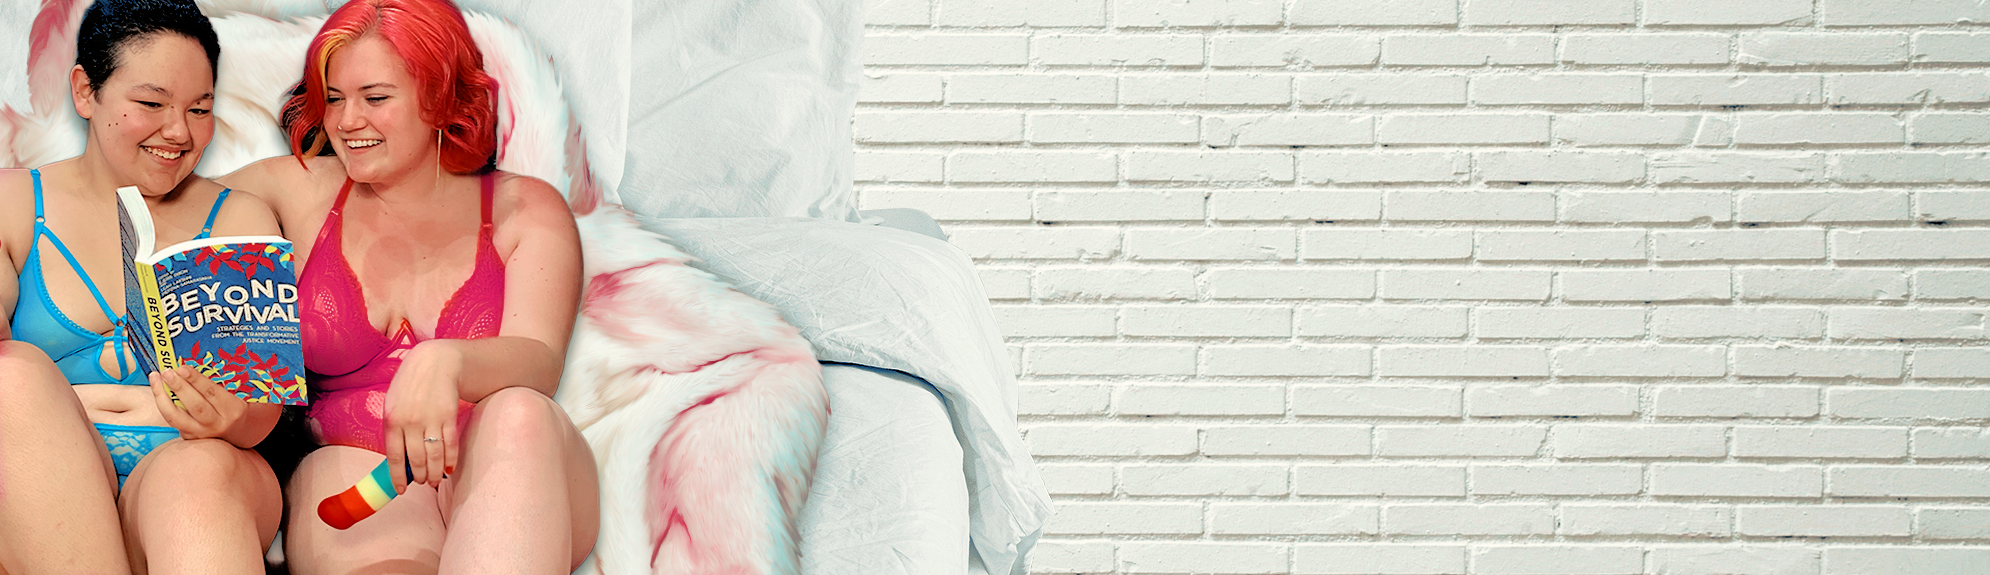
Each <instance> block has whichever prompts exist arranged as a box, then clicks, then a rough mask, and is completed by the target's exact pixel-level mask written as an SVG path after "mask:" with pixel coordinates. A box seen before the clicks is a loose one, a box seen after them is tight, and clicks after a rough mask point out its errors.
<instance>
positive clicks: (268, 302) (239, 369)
mask: <svg viewBox="0 0 1990 575" xmlns="http://www.w3.org/2000/svg"><path fill="white" fill-rule="evenodd" d="M127 190H128V191H127ZM118 199H119V204H120V205H119V214H118V223H119V233H120V235H121V239H122V240H123V243H124V249H125V250H126V253H127V254H129V255H131V256H133V257H132V258H131V260H132V265H130V266H128V267H127V273H126V276H125V281H126V284H125V294H126V297H125V303H126V306H127V308H126V312H127V313H128V314H129V315H128V316H127V318H128V321H129V322H130V325H129V326H127V337H128V338H129V339H130V340H131V342H132V352H133V354H134V355H136V356H138V358H139V365H140V366H141V367H142V368H144V369H146V370H147V371H148V372H157V371H159V370H160V369H161V366H168V367H171V366H179V365H189V364H191V365H194V366H196V368H197V369H199V370H201V372H202V373H205V374H207V376H208V377H209V378H212V379H213V380H214V381H215V382H216V383H219V384H221V385H222V386H223V387H224V388H226V389H227V390H228V391H229V392H232V393H234V394H235V395H236V396H237V397H241V398H243V399H244V400H247V401H248V402H250V403H275V404H279V405H303V404H305V402H306V399H305V395H306V394H305V387H304V347H303V344H302V343H301V342H300V340H299V339H298V338H299V333H300V332H299V327H298V321H297V307H298V297H297V272H296V270H295V266H294V264H293V258H292V257H291V251H290V242H289V241H288V240H285V239H283V238H280V237H276V236H236V237H217V238H207V239H198V240H190V241H186V242H181V243H178V244H173V245H171V246H167V247H166V248H164V249H160V250H157V251H153V250H152V249H151V244H152V237H153V227H152V222H151V212H150V211H148V210H147V209H146V208H145V203H144V202H145V200H144V198H143V197H141V196H139V194H138V189H137V188H120V189H118Z"/></svg>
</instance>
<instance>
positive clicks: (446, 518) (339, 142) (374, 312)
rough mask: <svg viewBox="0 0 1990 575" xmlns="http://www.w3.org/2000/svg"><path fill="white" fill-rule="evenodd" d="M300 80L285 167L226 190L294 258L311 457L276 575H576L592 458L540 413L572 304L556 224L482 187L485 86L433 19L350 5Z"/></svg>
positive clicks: (448, 10) (448, 21)
mask: <svg viewBox="0 0 1990 575" xmlns="http://www.w3.org/2000/svg"><path fill="white" fill-rule="evenodd" d="M304 66H305V68H304V77H303V80H302V82H301V83H300V84H299V86H298V89H297V90H296V92H295V95H294V96H293V97H292V98H291V99H290V101H289V102H288V103H287V104H286V106H285V107H284V116H285V118H284V119H285V121H286V124H287V129H288V130H289V135H290V142H291V148H292V149H293V150H294V151H295V156H293V157H284V158H272V159H269V160H264V161H261V162H258V163H256V164H252V165H250V166H249V167H246V168H243V169H242V171H240V172H237V173H235V174H233V175H230V176H228V177H226V178H224V179H223V180H224V181H226V182H227V183H228V184H229V185H232V186H237V187H240V188H243V189H248V190H255V191H258V192H262V193H263V195H264V196H265V197H267V198H269V200H270V203H271V204H272V207H273V208H274V209H275V211H276V213H277V217H278V220H279V222H280V223H281V224H282V226H283V228H284V230H285V231H286V235H287V236H289V237H290V238H291V239H292V240H293V241H294V242H295V250H296V253H297V254H298V256H299V257H301V258H303V259H304V262H303V264H302V266H303V267H302V268H300V269H301V270H302V271H301V272H300V273H299V279H298V283H299V290H300V292H302V293H301V294H300V295H301V296H302V299H303V300H304V304H305V305H304V306H303V307H302V308H301V309H300V310H299V311H300V313H301V318H300V319H301V320H302V322H303V340H304V363H305V367H306V368H307V370H308V371H309V378H310V379H309V383H310V386H311V389H312V392H313V394H314V396H313V397H312V403H311V407H310V412H309V413H310V417H309V422H310V426H311V430H312V433H313V435H314V436H315V437H316V438H317V440H318V443H320V444H322V445H324V446H325V447H323V448H321V449H318V450H317V451H315V452H313V453H311V454H310V455H308V456H306V457H305V458H304V460H303V461H302V463H300V464H299V465H298V468H297V470H296V472H295V474H294V475H293V477H292V479H291V480H290V483H289V489H288V491H289V494H288V495H289V500H290V510H291V511H290V521H289V524H288V525H289V527H288V531H287V533H288V535H286V539H287V541H286V545H287V551H288V553H287V557H288V561H289V563H290V566H291V567H290V568H291V570H292V571H293V572H296V573H300V574H305V575H309V574H314V573H348V572H353V571H356V570H359V571H370V570H391V571H396V572H399V571H409V570H412V571H433V570H440V571H441V572H444V573H451V572H467V573H567V572H569V571H571V570H572V569H573V568H574V567H575V566H577V565H578V564H579V563H580V561H581V560H582V559H585V558H586V556H587V554H588V552H589V551H590V550H591V549H592V548H593V546H594V539H595V532H596V529H597V524H598V518H597V515H598V512H599V509H598V507H597V505H598V503H597V500H596V484H595V476H594V469H595V468H594V460H593V456H592V454H591V453H590V452H589V451H588V447H587V444H586V442H585V441H584V440H583V439H582V438H581V435H580V433H579V432H578V431H576V430H575V429H574V426H573V424H572V423H571V422H569V421H568V420H567V418H566V414H565V412H564V411H562V410H561V409H560V407H559V406H558V405H557V404H555V403H553V400H552V399H551V397H552V395H553V392H554V390H555V389H556V387H557V386H558V385H559V379H560V369H561V366H562V365H563V364H564V359H565V352H566V348H567V340H568V338H569V337H570V336H571V332H572V329H573V318H574V312H575V310H576V307H577V306H578V305H579V294H580V287H581V281H580V240H579V236H578V232H577V231H576V229H575V227H574V219H573V215H572V213H571V212H569V211H568V210H567V207H566V204H565V202H564V201H563V200H562V199H561V197H560V195H559V193H558V192H556V191H555V190H554V189H553V188H552V187H551V186H548V185H547V184H546V183H545V182H542V181H539V180H536V179H533V178H530V177H525V176H519V175H514V174H508V173H503V172H498V171H496V170H494V169H493V167H492V166H493V164H494V162H493V150H494V149H495V147H496V145H497V141H496V134H495V127H496V124H497V116H496V110H495V108H494V99H495V87H496V85H495V82H494V81H493V80H492V79H491V78H490V77H489V76H488V75H486V74H485V73H484V71H483V57H482V55H481V53H480V52H478V50H477V47H476V45H475V44H474V43H473V41H472V40H471V38H470V33H469V29H468V28H467V27H466V26H465V24H464V20H463V16H462V14H461V12H459V11H458V10H457V8H456V6H455V5H453V4H451V3H449V2H448V0H355V1H353V2H350V3H347V4H345V5H344V6H342V7H340V8H339V9H338V10H337V11H336V12H333V13H332V15H331V17H330V19H329V20H327V21H326V22H325V25H324V27H323V28H322V29H320V30H319V32H318V34H317V36H316V37H315V38H313V39H312V41H311V44H310V50H309V52H308V53H307V54H306V58H305V65H304ZM466 278H467V279H466ZM382 455H385V456H386V457H387V461H388V464H389V466H390V467H391V470H390V474H391V476H392V477H393V478H394V483H395V485H394V488H395V489H396V490H398V491H400V492H401V495H400V496H399V498H397V499H395V500H394V501H393V502H392V504H390V505H387V506H385V507H384V508H382V509H381V510H380V511H379V512H378V513H377V514H375V515H373V516H372V517H371V518H368V519H366V520H364V521H361V522H359V523H358V524H357V525H354V526H352V527H351V528H350V529H348V530H343V531H341V530H337V529H333V528H332V527H330V526H328V525H326V524H325V523H324V522H323V521H321V520H320V519H319V518H318V517H317V516H316V510H317V507H318V502H319V501H320V500H323V499H324V498H326V497H329V496H333V495H336V494H338V493H339V492H341V491H342V490H344V489H346V488H347V487H350V486H352V485H353V484H354V483H355V481H357V480H359V479H360V478H362V477H363V476H365V475H367V473H368V472H369V471H370V470H371V469H373V468H374V467H375V466H377V465H378V464H379V463H380V458H381V456H382ZM409 479H411V481H409Z"/></svg>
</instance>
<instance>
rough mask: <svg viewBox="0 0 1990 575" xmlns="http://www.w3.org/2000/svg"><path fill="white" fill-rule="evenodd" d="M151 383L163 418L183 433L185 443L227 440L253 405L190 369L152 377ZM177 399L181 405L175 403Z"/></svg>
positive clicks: (163, 372)
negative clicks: (213, 439)
mask: <svg viewBox="0 0 1990 575" xmlns="http://www.w3.org/2000/svg"><path fill="white" fill-rule="evenodd" d="M150 379H151V382H152V400H153V402H155V403H157V404H158V406H159V414H160V415H163V416H165V417H166V423H167V424H169V425H172V426H173V428H174V429H178V430H180V437H181V438H182V439H206V438H210V437H220V438H224V439H225V438H226V436H227V435H228V434H229V433H230V432H233V431H235V428H236V426H237V425H239V424H241V423H242V421H243V416H244V414H246V413H247V412H248V410H249V402H247V401H244V400H242V398H240V397H236V395H235V394H233V393H229V392H228V390H227V388H224V387H221V384H219V383H215V382H214V380H213V379H211V378H209V377H207V374H205V373H201V372H200V370H198V369H194V368H193V366H190V365H182V366H180V367H176V368H173V369H169V370H166V371H161V372H158V373H154V374H151V377H150ZM169 391H170V393H169ZM175 397H177V398H178V399H179V403H178V404H175V403H174V402H173V400H174V398H175Z"/></svg>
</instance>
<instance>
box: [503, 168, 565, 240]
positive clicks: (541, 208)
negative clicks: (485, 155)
mask: <svg viewBox="0 0 1990 575" xmlns="http://www.w3.org/2000/svg"><path fill="white" fill-rule="evenodd" d="M495 196H496V197H494V198H493V202H492V206H491V207H492V211H493V214H492V218H493V219H494V220H496V221H497V222H498V223H499V224H500V227H504V226H506V225H510V224H513V223H517V224H523V227H526V228H539V227H542V226H543V227H551V228H553V229H566V230H572V229H574V217H573V211H572V210H571V209H569V208H568V207H567V200H566V198H563V197H560V192H559V190H556V189H553V186H552V184H548V183H546V182H545V181H544V180H540V179H539V178H534V177H531V176H523V175H518V174H513V173H509V172H498V180H497V190H496V194H495Z"/></svg>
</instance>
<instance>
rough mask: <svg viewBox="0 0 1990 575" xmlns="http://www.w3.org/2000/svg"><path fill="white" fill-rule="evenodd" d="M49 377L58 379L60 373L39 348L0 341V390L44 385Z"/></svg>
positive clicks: (15, 342) (16, 342) (14, 341)
mask: <svg viewBox="0 0 1990 575" xmlns="http://www.w3.org/2000/svg"><path fill="white" fill-rule="evenodd" d="M51 377H54V378H57V379H60V378H61V377H62V372H60V371H57V370H56V369H55V360H51V359H49V358H48V354H46V353H43V352H42V350H41V348H39V347H35V346H34V345H33V344H28V343H24V342H21V341H19V340H12V339H8V340H0V388H6V389H8V390H9V391H11V390H12V389H13V388H15V387H17V386H21V385H35V384H46V383H47V381H46V380H48V379H49V378H51ZM5 395H11V394H5Z"/></svg>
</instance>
